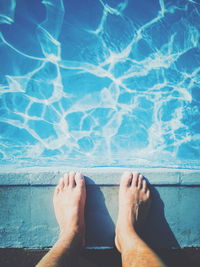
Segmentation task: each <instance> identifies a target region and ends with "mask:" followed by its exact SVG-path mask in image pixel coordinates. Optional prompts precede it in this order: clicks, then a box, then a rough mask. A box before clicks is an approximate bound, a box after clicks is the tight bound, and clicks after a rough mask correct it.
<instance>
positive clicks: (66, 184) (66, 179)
mask: <svg viewBox="0 0 200 267" xmlns="http://www.w3.org/2000/svg"><path fill="white" fill-rule="evenodd" d="M64 184H65V187H66V186H68V185H69V174H68V173H65V174H64Z"/></svg>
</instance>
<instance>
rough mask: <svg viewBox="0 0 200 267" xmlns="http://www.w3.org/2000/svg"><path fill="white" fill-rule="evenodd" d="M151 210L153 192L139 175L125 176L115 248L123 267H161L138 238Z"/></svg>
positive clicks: (120, 192) (122, 185)
mask: <svg viewBox="0 0 200 267" xmlns="http://www.w3.org/2000/svg"><path fill="white" fill-rule="evenodd" d="M149 207H150V190H149V188H148V186H147V183H146V181H145V179H144V177H143V176H142V175H140V174H138V173H131V172H126V173H124V174H123V176H122V179H121V183H120V189H119V214H118V220H117V225H116V237H115V244H116V247H117V249H118V251H119V252H120V253H121V255H122V266H123V267H133V266H135V267H140V266H141V267H161V266H164V264H163V263H162V261H161V260H160V259H159V257H158V256H157V255H156V254H155V253H154V252H153V251H152V250H151V249H150V248H149V247H148V246H147V244H146V243H145V242H144V241H143V240H142V239H141V238H140V236H139V235H138V229H139V228H140V227H141V226H142V225H143V223H144V220H145V218H146V216H147V215H148V211H149Z"/></svg>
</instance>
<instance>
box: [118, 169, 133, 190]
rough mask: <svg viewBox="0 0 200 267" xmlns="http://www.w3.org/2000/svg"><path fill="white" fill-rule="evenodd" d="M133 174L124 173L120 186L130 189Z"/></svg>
mask: <svg viewBox="0 0 200 267" xmlns="http://www.w3.org/2000/svg"><path fill="white" fill-rule="evenodd" d="M132 177H133V175H132V173H131V172H124V173H123V175H122V178H121V182H120V186H123V187H128V186H130V185H131V182H132Z"/></svg>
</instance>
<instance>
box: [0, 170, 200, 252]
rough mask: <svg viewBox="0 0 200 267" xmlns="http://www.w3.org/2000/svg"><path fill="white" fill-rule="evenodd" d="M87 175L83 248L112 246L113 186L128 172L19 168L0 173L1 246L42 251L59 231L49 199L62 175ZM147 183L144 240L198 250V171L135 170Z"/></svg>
mask: <svg viewBox="0 0 200 267" xmlns="http://www.w3.org/2000/svg"><path fill="white" fill-rule="evenodd" d="M69 170H75V171H80V172H82V173H83V174H84V175H85V176H86V183H87V203H86V225H87V228H86V245H87V248H99V249H102V248H104V249H105V248H111V247H113V246H114V233H115V223H116V219H117V212H118V185H119V181H120V177H121V174H122V173H123V172H124V171H129V170H131V171H138V170H137V169H128V168H106V167H105V168H84V169H75V168H70V167H69V168H68V167H59V168H24V169H16V170H15V169H14V168H13V169H10V170H6V169H4V170H1V171H0V247H1V248H9V247H11V248H24V247H25V248H29V249H33V248H45V247H50V246H52V245H53V244H54V242H55V240H56V237H57V235H58V226H57V223H56V220H55V217H54V212H53V205H52V196H53V192H54V187H55V185H56V184H57V183H58V180H59V178H60V177H61V176H62V175H63V173H65V172H67V171H69ZM139 171H140V172H141V173H142V174H143V175H144V176H145V177H146V178H147V179H148V180H149V182H150V183H151V185H152V187H151V190H152V210H151V213H150V216H149V218H148V224H147V225H146V226H145V229H144V231H145V240H146V242H148V243H149V244H150V245H151V246H152V247H158V248H183V247H200V224H199V218H200V170H187V169H165V168H163V169H154V168H152V169H140V170H139Z"/></svg>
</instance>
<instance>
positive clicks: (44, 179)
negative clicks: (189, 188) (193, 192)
mask: <svg viewBox="0 0 200 267" xmlns="http://www.w3.org/2000/svg"><path fill="white" fill-rule="evenodd" d="M70 170H74V171H80V172H82V173H83V174H84V175H85V176H86V181H87V184H96V185H119V182H120V178H121V175H122V173H123V172H124V171H135V172H140V173H142V174H143V175H144V176H145V177H146V178H147V179H148V181H149V182H150V183H151V184H153V185H195V186H198V185H200V170H190V169H167V168H155V169H139V170H138V169H129V168H109V167H108V168H107V167H99V168H79V169H75V168H73V167H68V168H66V167H60V168H47V167H36V168H23V169H16V170H7V169H5V170H1V171H0V186H2V185H56V184H57V182H58V180H59V178H60V177H62V175H63V174H64V173H65V172H68V171H70ZM87 178H90V179H87Z"/></svg>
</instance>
